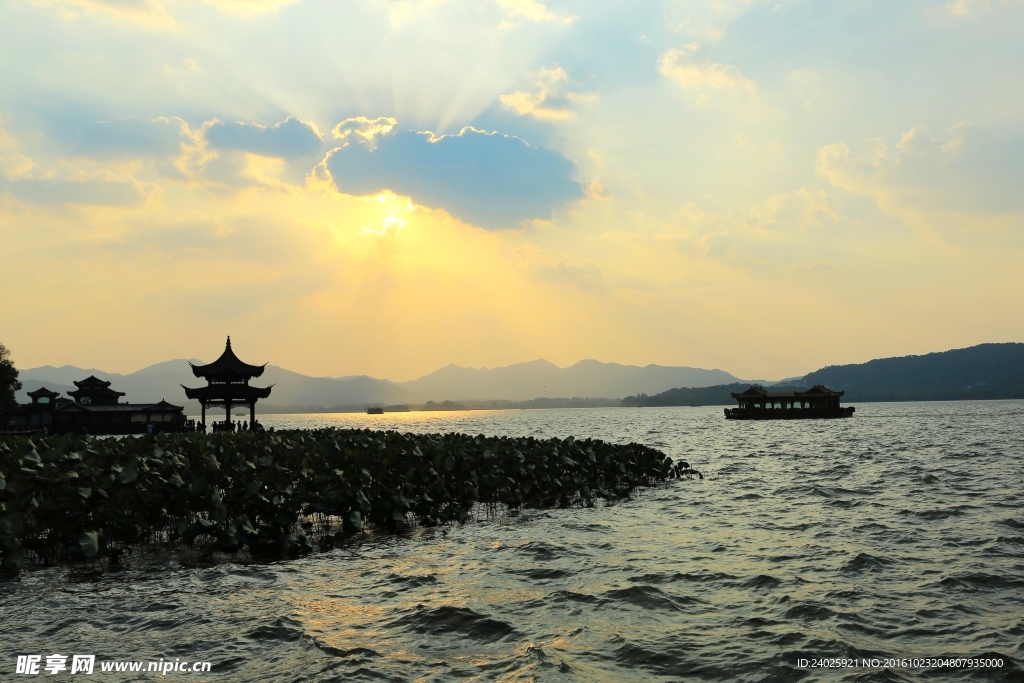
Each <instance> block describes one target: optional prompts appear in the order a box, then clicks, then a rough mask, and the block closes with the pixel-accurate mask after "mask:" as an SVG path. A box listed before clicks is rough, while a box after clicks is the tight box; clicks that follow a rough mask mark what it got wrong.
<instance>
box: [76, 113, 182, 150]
mask: <svg viewBox="0 0 1024 683" xmlns="http://www.w3.org/2000/svg"><path fill="white" fill-rule="evenodd" d="M190 135H191V131H190V130H189V127H188V124H186V123H185V122H184V121H182V120H181V119H179V118H176V117H174V118H167V117H163V116H162V117H160V118H156V119H120V120H117V121H98V122H96V123H94V124H91V125H89V126H86V127H85V128H83V129H82V131H81V132H80V133H79V134H78V145H77V146H76V148H75V154H76V155H78V156H88V157H94V158H99V159H107V158H154V157H156V158H167V157H170V156H174V155H176V153H177V152H179V151H180V149H181V144H182V142H184V141H185V140H186V139H187V138H189V136H190Z"/></svg>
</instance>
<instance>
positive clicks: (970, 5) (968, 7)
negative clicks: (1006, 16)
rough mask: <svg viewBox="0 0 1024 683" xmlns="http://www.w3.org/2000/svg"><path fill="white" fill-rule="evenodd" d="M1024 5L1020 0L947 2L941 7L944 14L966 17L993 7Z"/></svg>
mask: <svg viewBox="0 0 1024 683" xmlns="http://www.w3.org/2000/svg"><path fill="white" fill-rule="evenodd" d="M1020 4H1024V3H1022V2H1021V0H995V2H993V0H948V1H947V2H946V3H945V5H943V7H944V9H945V10H946V12H948V13H949V14H951V15H953V16H955V17H968V16H973V15H977V14H981V13H982V12H986V11H988V10H991V9H992V8H993V6H997V7H999V6H1002V7H1006V6H1008V5H1020Z"/></svg>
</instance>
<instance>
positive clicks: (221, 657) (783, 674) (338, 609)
mask: <svg viewBox="0 0 1024 683" xmlns="http://www.w3.org/2000/svg"><path fill="white" fill-rule="evenodd" d="M261 419H262V420H263V422H264V424H266V425H268V426H271V425H273V426H276V427H278V428H283V427H319V426H325V425H334V426H339V427H351V426H358V427H374V428H388V429H400V430H405V431H420V432H438V431H440V432H446V431H462V432H470V433H484V434H506V435H534V436H538V437H547V436H558V437H564V436H568V435H574V436H578V437H596V438H601V439H606V440H609V441H615V442H628V441H637V442H641V443H644V444H647V445H650V446H654V447H657V448H660V449H662V450H663V451H665V452H666V453H667V454H669V455H670V456H672V457H673V458H675V459H679V458H682V459H685V460H687V461H688V462H690V463H691V465H693V466H694V467H696V468H697V469H700V470H701V471H703V472H704V473H705V479H704V480H692V481H686V480H684V481H678V482H673V483H672V484H671V485H669V486H668V487H667V488H661V489H655V490H649V491H646V492H644V493H643V494H642V495H640V496H638V497H636V498H634V499H632V500H629V501H624V502H621V503H618V504H615V505H613V506H610V507H599V508H595V509H573V510H549V511H527V512H524V513H523V514H520V515H517V516H508V515H505V516H501V517H499V518H496V519H490V520H480V521H477V522H473V523H470V524H466V525H464V526H459V527H450V528H444V529H432V530H420V531H417V532H416V533H414V534H412V535H410V536H406V537H386V536H384V537H381V536H378V537H367V538H366V539H365V540H364V541H361V542H360V543H357V544H355V545H352V546H349V547H347V548H345V549H342V550H337V551H333V552H330V553H326V554H314V555H312V556H309V557H306V558H303V559H299V560H295V561H282V562H277V563H273V564H264V565H255V564H254V565H248V566H246V565H240V564H220V565H217V566H213V567H188V566H179V565H176V564H174V563H170V562H165V563H163V564H157V565H155V566H154V565H151V564H141V565H136V566H131V567H129V568H128V569H127V570H125V571H122V572H118V573H112V574H106V575H103V576H101V577H96V576H81V575H76V574H74V573H71V572H69V571H67V570H66V569H61V568H54V569H45V570H39V571H31V572H27V573H25V574H24V575H23V576H22V577H21V578H19V579H18V580H16V581H12V582H8V583H5V584H0V643H2V644H3V654H2V655H0V657H2V660H0V671H3V672H4V675H0V679H3V680H12V679H15V680H16V679H22V680H32V679H31V678H30V677H22V676H15V675H14V674H13V672H14V670H15V655H16V654H23V653H24V654H33V653H35V654H42V655H44V659H43V663H44V664H45V655H48V654H51V653H62V654H64V655H70V654H74V653H82V654H95V655H96V656H97V659H98V660H147V661H149V660H153V661H155V660H159V659H161V658H163V659H164V660H175V659H181V660H186V661H195V660H205V661H209V662H212V665H213V666H212V672H211V673H210V674H205V675H202V676H200V675H193V674H191V673H189V674H180V673H171V674H168V676H170V677H171V678H174V679H175V680H230V681H272V682H281V683H284V682H286V681H287V682H290V681H392V680H394V681H405V680H424V681H442V680H443V681H449V680H474V681H475V680H487V681H492V680H494V681H527V680H538V681H563V680H564V681H609V682H610V681H648V680H661V681H684V680H708V681H790V680H807V681H815V680H830V681H831V680H849V681H897V680H913V681H916V680H921V681H924V680H928V681H934V680H1017V681H1019V680H1024V509H1022V503H1024V470H1022V467H1021V459H1022V456H1024V401H991V402H973V403H902V404H863V405H859V406H858V407H857V414H856V416H855V417H854V418H852V419H848V420H827V421H784V422H733V421H726V420H725V419H724V418H723V416H722V409H721V408H645V409H621V408H619V409H616V408H609V409H582V410H538V411H501V412H482V411H481V412H457V413H393V414H385V415H356V414H332V415H287V416H285V415H282V416H264V417H263V418H261ZM957 656H958V657H973V658H1001V659H1002V660H1003V668H1001V669H975V670H970V671H953V670H933V671H926V670H924V669H915V668H895V669H889V670H886V669H884V668H882V667H877V668H872V667H867V668H856V669H844V670H820V669H819V670H815V669H808V668H799V667H798V661H799V660H800V659H801V658H804V659H808V660H811V659H813V658H821V657H833V658H856V659H857V660H861V659H862V658H863V659H870V658H879V659H884V658H889V657H897V658H915V657H917V658H923V657H957ZM98 669H99V667H98V665H97V677H98V678H99V679H100V680H116V681H128V680H153V677H154V674H151V673H150V674H147V673H141V674H131V673H127V672H126V673H117V674H113V673H111V674H102V675H101V674H100V672H99V671H98ZM60 675H61V676H67V675H69V674H68V672H67V671H65V672H62V674H60ZM43 676H45V678H46V680H56V679H57V677H56V676H50V675H46V674H43ZM86 680H88V679H86Z"/></svg>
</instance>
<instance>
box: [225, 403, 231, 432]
mask: <svg viewBox="0 0 1024 683" xmlns="http://www.w3.org/2000/svg"><path fill="white" fill-rule="evenodd" d="M224 429H231V401H224Z"/></svg>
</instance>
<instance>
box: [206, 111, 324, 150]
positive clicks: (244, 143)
mask: <svg viewBox="0 0 1024 683" xmlns="http://www.w3.org/2000/svg"><path fill="white" fill-rule="evenodd" d="M206 141H207V142H208V143H209V145H210V149H212V150H218V149H220V150H236V151H242V152H250V153H252V154H260V155H262V156H268V157H278V158H281V159H294V158H296V157H303V156H309V155H311V154H315V153H317V152H319V151H320V150H321V148H322V147H323V142H324V139H323V137H321V135H320V131H319V130H317V127H316V125H315V124H313V123H307V122H305V121H302V120H300V119H297V118H295V117H293V116H289V117H288V118H286V119H285V120H284V121H282V122H281V123H276V124H274V125H273V126H262V125H260V124H258V123H242V122H236V123H221V122H220V121H215V122H214V123H212V124H210V125H209V127H208V128H207V129H206Z"/></svg>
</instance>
